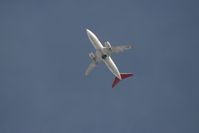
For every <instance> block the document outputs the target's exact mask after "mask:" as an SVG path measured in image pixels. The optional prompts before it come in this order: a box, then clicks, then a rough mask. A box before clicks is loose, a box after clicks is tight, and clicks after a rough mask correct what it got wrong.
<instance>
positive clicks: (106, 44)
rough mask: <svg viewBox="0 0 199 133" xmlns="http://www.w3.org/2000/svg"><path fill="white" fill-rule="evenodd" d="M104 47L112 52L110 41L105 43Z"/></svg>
mask: <svg viewBox="0 0 199 133" xmlns="http://www.w3.org/2000/svg"><path fill="white" fill-rule="evenodd" d="M104 46H105V47H106V48H108V49H110V50H111V44H110V43H109V42H108V41H106V42H105V43H104Z"/></svg>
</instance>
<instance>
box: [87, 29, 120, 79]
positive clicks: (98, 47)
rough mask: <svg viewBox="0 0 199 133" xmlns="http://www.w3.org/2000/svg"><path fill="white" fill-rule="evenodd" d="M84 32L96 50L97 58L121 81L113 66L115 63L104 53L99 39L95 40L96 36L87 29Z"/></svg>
mask: <svg viewBox="0 0 199 133" xmlns="http://www.w3.org/2000/svg"><path fill="white" fill-rule="evenodd" d="M86 31H87V35H88V38H89V40H90V41H91V43H92V45H93V46H94V48H95V49H96V56H97V58H100V59H101V60H102V61H103V62H104V63H105V64H106V66H107V67H108V69H109V70H110V71H111V72H112V73H113V74H114V75H115V76H116V77H117V78H119V79H120V80H121V75H120V72H119V70H118V68H117V66H116V65H115V63H114V62H113V60H112V59H111V57H110V56H109V54H108V53H107V52H106V50H105V48H104V46H103V45H102V43H101V42H100V41H99V39H98V38H97V36H96V35H95V34H94V33H92V32H91V31H90V30H88V29H87V30H86Z"/></svg>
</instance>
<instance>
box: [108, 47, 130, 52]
mask: <svg viewBox="0 0 199 133" xmlns="http://www.w3.org/2000/svg"><path fill="white" fill-rule="evenodd" d="M131 48H132V45H122V46H112V47H111V53H120V52H123V51H125V50H128V49H131Z"/></svg>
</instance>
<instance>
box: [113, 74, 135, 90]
mask: <svg viewBox="0 0 199 133" xmlns="http://www.w3.org/2000/svg"><path fill="white" fill-rule="evenodd" d="M120 75H121V78H122V79H125V78H128V77H131V76H133V74H132V73H121V74H120ZM119 82H120V79H119V78H117V77H115V80H114V81H113V84H112V88H114V87H115V86H116V85H117V84H118V83H119Z"/></svg>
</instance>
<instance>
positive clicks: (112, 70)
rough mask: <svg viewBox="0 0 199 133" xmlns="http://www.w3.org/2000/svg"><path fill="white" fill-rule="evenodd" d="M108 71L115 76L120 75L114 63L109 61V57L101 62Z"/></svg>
mask: <svg viewBox="0 0 199 133" xmlns="http://www.w3.org/2000/svg"><path fill="white" fill-rule="evenodd" d="M103 61H104V63H105V64H106V66H107V67H108V69H109V70H110V71H111V72H112V73H113V74H114V75H115V76H116V77H118V76H119V75H120V72H119V70H118V68H117V67H116V65H115V63H114V62H113V60H112V59H111V57H110V56H109V57H107V58H106V59H105V60H103Z"/></svg>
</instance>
